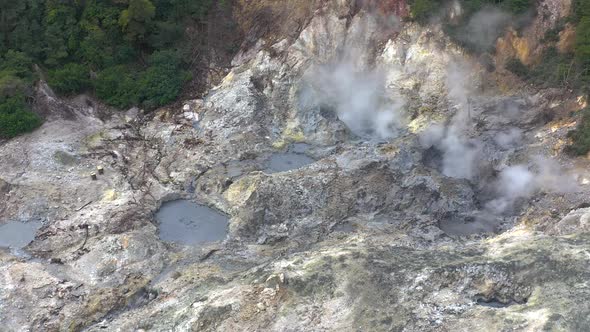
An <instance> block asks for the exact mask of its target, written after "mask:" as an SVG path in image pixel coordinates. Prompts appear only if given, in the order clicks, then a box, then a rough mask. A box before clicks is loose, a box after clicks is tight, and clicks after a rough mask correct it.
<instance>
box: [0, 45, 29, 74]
mask: <svg viewBox="0 0 590 332" xmlns="http://www.w3.org/2000/svg"><path fill="white" fill-rule="evenodd" d="M0 59H1V60H2V62H1V63H0V71H2V72H5V73H6V72H10V73H11V75H13V76H16V77H19V78H21V79H23V80H25V81H27V82H31V81H32V80H33V72H32V70H33V60H32V59H31V58H30V57H29V56H27V55H26V54H25V53H23V52H18V51H15V50H8V52H6V54H4V56H3V57H2V58H0ZM0 76H2V74H0Z"/></svg>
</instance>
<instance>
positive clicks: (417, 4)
mask: <svg viewBox="0 0 590 332" xmlns="http://www.w3.org/2000/svg"><path fill="white" fill-rule="evenodd" d="M439 8H440V6H439V3H437V2H436V1H435V0H413V1H412V3H411V5H410V14H411V15H412V18H413V19H415V20H417V21H419V22H423V21H425V20H427V19H428V18H429V17H430V16H432V15H434V14H435V13H436V12H437V11H438V9H439Z"/></svg>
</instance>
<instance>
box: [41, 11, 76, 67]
mask: <svg viewBox="0 0 590 332" xmlns="http://www.w3.org/2000/svg"><path fill="white" fill-rule="evenodd" d="M76 14H77V13H76V8H75V7H74V5H67V4H62V3H55V4H53V3H51V2H48V4H47V13H46V15H45V43H46V46H45V56H46V59H45V63H46V64H48V65H49V66H57V65H59V64H62V63H64V62H65V60H67V59H68V58H70V57H71V56H72V55H73V54H74V53H75V52H76V51H77V49H78V44H79V42H80V28H79V25H78V19H77V15H76Z"/></svg>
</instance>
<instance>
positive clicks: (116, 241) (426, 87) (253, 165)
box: [0, 1, 590, 331]
mask: <svg viewBox="0 0 590 332" xmlns="http://www.w3.org/2000/svg"><path fill="white" fill-rule="evenodd" d="M290 3H291V2H290ZM392 3H393V2H392ZM395 4H397V2H395ZM388 8H389V7H387V6H385V7H384V8H379V10H376V11H371V12H370V11H368V10H367V9H366V8H358V7H356V6H353V5H351V4H349V3H348V2H346V1H333V2H330V3H329V4H320V3H318V9H317V10H316V9H315V7H314V11H312V12H311V14H310V13H308V12H307V11H302V12H301V13H300V12H298V15H299V14H300V15H301V29H300V30H297V33H296V34H295V35H289V36H282V33H280V34H279V35H278V36H279V37H282V38H277V36H273V38H266V37H268V36H266V37H265V38H261V39H256V40H252V43H251V44H248V45H245V47H244V50H243V51H242V52H240V53H239V54H238V55H237V56H236V58H235V59H234V61H233V68H232V70H231V72H230V73H229V74H228V75H227V76H226V77H225V78H224V80H223V81H222V82H221V83H220V84H219V85H218V86H216V87H213V88H212V89H211V90H210V91H209V92H208V94H207V95H206V96H205V97H204V98H203V99H202V100H193V101H186V102H185V103H182V105H188V107H184V108H182V109H179V110H174V109H167V108H164V109H160V110H158V111H156V112H154V113H152V114H144V113H143V112H141V111H140V110H137V109H134V110H130V111H128V112H127V113H112V114H109V116H105V115H104V111H99V109H101V108H100V106H99V104H98V103H95V102H92V103H90V104H92V105H93V106H89V104H88V103H79V104H76V103H75V102H71V103H70V105H69V106H68V111H67V112H68V114H69V115H68V116H56V117H54V118H51V119H50V120H49V121H48V122H47V123H45V124H44V125H43V126H42V127H41V128H40V129H38V130H37V131H35V132H33V133H31V134H28V135H24V136H21V137H19V138H16V139H14V140H11V141H8V142H4V143H2V144H0V155H2V156H3V157H2V158H1V159H0V195H1V196H2V197H6V198H5V199H4V201H3V202H0V222H2V223H3V222H8V221H19V222H30V221H33V220H34V221H39V222H42V223H43V226H42V228H41V229H40V230H39V231H38V233H37V235H36V238H35V240H34V241H33V242H32V243H31V244H30V245H28V246H27V247H26V248H25V251H26V253H27V254H23V253H22V252H19V253H15V252H13V251H11V250H8V249H7V250H3V251H0V267H1V268H2V273H1V274H0V324H1V326H2V327H3V329H4V330H7V331H80V330H85V331H103V330H108V331H214V330H216V331H359V330H362V331H402V330H403V331H471V330H487V331H498V330H518V331H537V330H572V331H581V330H587V329H589V328H590V319H588V317H590V315H589V314H590V307H589V306H588V305H587V304H586V302H587V301H585V299H586V298H587V296H588V295H590V294H589V293H590V290H589V288H588V285H587V280H588V277H590V268H589V266H590V264H589V263H590V255H589V254H588V252H589V250H590V236H589V235H588V234H587V229H586V228H587V227H586V219H587V214H588V211H587V210H588V209H587V207H586V208H583V206H587V205H584V204H587V203H588V202H587V200H586V198H585V197H587V194H588V193H589V191H590V189H589V188H588V187H587V183H588V181H586V180H584V179H586V178H587V177H588V176H589V175H588V171H587V169H588V168H587V167H586V166H587V165H585V164H583V163H584V161H575V162H574V161H572V160H570V159H568V158H566V157H562V156H561V154H560V153H559V152H560V151H561V150H560V149H561V148H562V147H563V142H564V141H565V139H566V137H565V136H566V134H567V130H568V128H569V127H568V124H567V119H566V118H563V117H559V116H557V117H554V116H552V115H553V113H556V111H555V110H556V109H559V107H561V106H560V105H563V104H566V103H569V102H570V100H562V101H561V102H559V103H557V104H556V101H555V98H553V97H550V96H549V94H550V91H540V92H534V93H532V92H530V91H529V90H522V91H518V93H516V94H511V95H505V94H504V93H502V92H501V91H502V89H500V88H498V86H497V84H496V83H497V82H495V81H494V79H496V76H494V74H493V73H489V72H488V70H487V69H486V68H483V67H482V66H481V65H480V64H479V62H478V61H477V60H476V59H473V58H472V57H471V56H470V55H467V54H465V53H464V52H463V51H462V50H461V49H460V48H459V47H457V46H456V45H454V44H453V43H452V42H451V41H450V40H449V39H448V38H446V37H445V35H444V33H443V32H442V29H441V28H440V27H438V26H431V27H422V26H419V25H417V24H415V23H410V22H402V21H401V20H399V19H397V18H394V16H391V15H390V14H392V13H391V12H388V10H390V9H391V8H390V9H388ZM392 8H398V7H396V6H393V7H392ZM271 13H272V11H271ZM283 14H284V13H283ZM283 14H281V15H283ZM308 15H309V17H308ZM303 18H305V20H304V19H303ZM244 24H246V23H244ZM256 36H257V37H263V36H258V35H256ZM246 46H247V47H246ZM342 72H344V73H346V75H343V76H339V73H342ZM343 82H344V83H346V84H344V87H345V88H343V89H341V88H340V87H341V86H342V83H343ZM367 86H369V89H366V87H367ZM342 91H344V92H342ZM326 96H328V97H329V98H327V97H326ZM46 97H47V98H55V97H54V96H50V95H46ZM52 100H53V99H52ZM343 101H345V102H343ZM356 102H358V103H359V105H354V103H356ZM367 103H369V104H367ZM53 105H54V106H55V105H61V104H59V103H56V104H53ZM367 105H370V106H371V107H367ZM373 106H374V107H373ZM56 107H57V106H55V107H53V108H52V114H56V112H57V114H59V107H57V108H56ZM355 107H360V109H361V110H362V112H360V113H359V114H361V116H360V117H358V116H356V113H354V112H355V111H356V110H358V108H355ZM343 110H347V111H346V112H345V111H343ZM348 111H350V112H352V113H354V114H355V116H354V117H351V116H350V114H352V113H350V112H348ZM71 112H73V113H71ZM391 112H394V113H391ZM70 113H71V114H70ZM99 113H100V114H99ZM548 114H549V116H548ZM383 115H387V116H383ZM365 116H371V117H373V116H374V117H376V119H377V120H375V119H373V118H371V119H370V121H369V120H367V118H366V117H365ZM355 121H356V122H355ZM358 121H364V122H363V123H362V125H361V126H357V125H359V122H358ZM357 128H361V130H360V131H358V130H356V129H357ZM433 128H434V129H433ZM436 128H438V129H436ZM435 129H436V130H435ZM298 144H304V145H305V151H304V152H301V153H305V154H306V155H308V156H309V157H310V158H312V159H313V160H315V162H313V163H312V164H310V165H307V166H304V167H302V168H299V169H293V170H289V171H286V172H275V173H273V172H268V170H267V167H266V165H267V162H268V160H269V158H270V157H271V156H273V155H275V154H277V153H281V152H285V151H287V150H289V149H293V148H294V147H296V146H297V145H298ZM454 148H460V149H454ZM450 156H455V157H453V158H455V159H453V160H451V159H449V158H451V157H450ZM538 156H542V157H545V158H551V157H554V161H551V162H550V161H549V159H542V158H539V157H538ZM450 162H453V163H451V164H449V163H450ZM580 163H582V164H580ZM449 165H451V166H449ZM516 165H521V166H522V165H524V166H522V167H523V168H525V169H526V168H527V167H528V168H530V169H531V173H530V174H533V175H531V176H534V177H535V179H536V180H535V181H532V180H530V179H529V180H527V181H525V182H524V183H523V181H522V179H523V178H525V179H528V176H529V173H526V175H524V176H523V177H519V178H516V179H512V178H509V180H510V179H511V180H513V182H509V183H508V184H509V185H508V189H506V188H504V187H502V184H503V183H504V182H502V181H503V179H505V177H503V176H502V174H506V173H503V172H504V171H505V170H506V169H508V168H510V167H511V166H516ZM97 166H101V167H103V169H104V173H103V174H98V175H97V180H96V181H94V180H92V179H91V177H90V174H91V173H93V172H96V167H97ZM529 166H530V167H529ZM549 166H551V167H549ZM449 167H450V168H449ZM516 169H517V170H520V169H521V168H516ZM556 169H558V171H555V170H556ZM459 170H462V171H461V172H460V171H459ZM570 173H572V174H575V175H576V176H577V180H578V181H577V182H578V183H577V185H576V184H572V185H571V186H570V185H568V186H565V184H568V181H569V177H568V176H566V174H570ZM2 179H3V180H2ZM574 182H575V181H574ZM8 184H9V185H8ZM515 188H516V189H515ZM179 198H189V199H196V200H198V201H199V202H201V203H203V204H207V205H209V206H212V207H215V208H216V209H218V210H220V211H222V212H225V213H226V214H227V215H228V216H230V217H231V219H230V230H229V235H228V238H227V239H226V240H225V241H223V243H216V244H213V245H210V246H206V247H202V248H192V247H184V246H181V245H178V244H171V243H166V242H163V241H161V240H160V239H159V238H158V226H157V224H155V221H154V218H153V213H154V212H155V211H157V209H158V208H159V207H160V205H161V204H162V203H163V202H166V201H169V200H174V199H179ZM578 208H581V209H578Z"/></svg>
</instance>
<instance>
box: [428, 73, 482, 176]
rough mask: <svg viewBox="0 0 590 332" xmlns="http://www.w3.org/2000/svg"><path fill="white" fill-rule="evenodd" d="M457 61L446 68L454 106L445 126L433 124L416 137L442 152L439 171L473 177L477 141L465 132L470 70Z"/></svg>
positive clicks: (467, 123)
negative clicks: (453, 112)
mask: <svg viewBox="0 0 590 332" xmlns="http://www.w3.org/2000/svg"><path fill="white" fill-rule="evenodd" d="M464 68H465V66H459V65H458V64H457V63H451V65H450V66H449V68H448V72H447V89H448V97H449V101H450V102H451V103H453V105H454V108H455V109H456V110H457V111H456V112H455V115H454V116H453V117H452V119H451V121H450V123H449V124H448V125H447V126H446V127H442V126H440V125H435V126H432V127H430V128H429V129H427V130H426V131H425V132H424V133H422V134H421V135H420V137H419V139H420V143H421V144H422V146H423V147H424V148H430V147H432V146H434V147H436V148H437V149H438V150H440V151H442V153H443V160H442V167H443V169H442V173H443V174H444V175H446V176H450V177H453V178H458V179H472V178H473V177H474V176H476V175H477V163H478V160H479V151H480V145H481V144H480V142H479V140H478V139H476V138H470V137H468V136H467V131H468V129H469V127H470V126H471V124H472V122H471V112H470V109H469V94H470V91H469V89H468V88H467V87H468V85H467V79H468V77H469V74H468V73H467V72H466V70H465V69H464Z"/></svg>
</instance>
